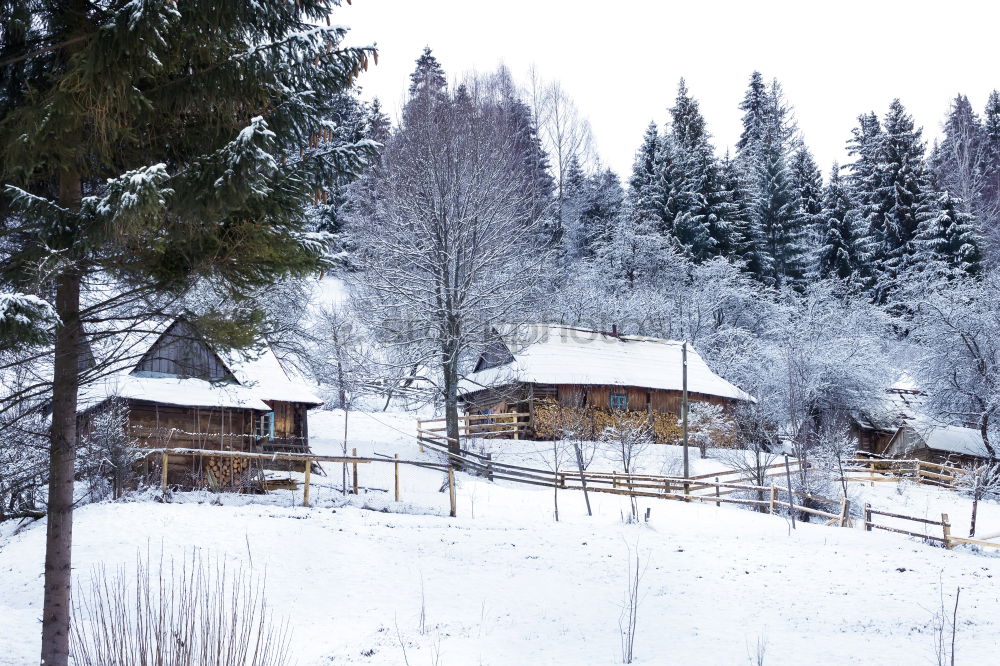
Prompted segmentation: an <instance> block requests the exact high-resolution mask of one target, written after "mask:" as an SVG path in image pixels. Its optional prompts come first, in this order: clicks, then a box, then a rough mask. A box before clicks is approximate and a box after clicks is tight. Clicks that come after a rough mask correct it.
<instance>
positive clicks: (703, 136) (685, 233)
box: [668, 79, 732, 261]
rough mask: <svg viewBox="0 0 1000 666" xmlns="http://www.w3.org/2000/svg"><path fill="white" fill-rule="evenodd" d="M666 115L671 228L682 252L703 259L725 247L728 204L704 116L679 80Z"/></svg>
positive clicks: (714, 254) (727, 245)
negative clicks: (671, 191) (670, 156)
mask: <svg viewBox="0 0 1000 666" xmlns="http://www.w3.org/2000/svg"><path fill="white" fill-rule="evenodd" d="M670 117H671V124H670V134H671V138H672V142H671V145H672V148H673V152H674V155H673V161H672V162H673V163H672V167H673V176H672V178H671V185H672V186H673V188H674V189H675V191H676V194H675V195H674V196H673V197H672V201H673V207H674V210H673V215H674V220H673V224H672V225H671V227H672V229H673V231H674V234H675V235H676V237H677V240H678V242H679V243H680V244H681V246H682V247H684V248H685V249H686V251H687V252H688V254H689V255H690V256H691V257H692V258H693V259H695V260H696V261H703V260H705V259H707V258H709V257H712V256H717V255H719V254H722V253H724V252H727V251H728V250H729V249H730V245H731V239H730V230H729V224H730V223H729V219H728V218H729V216H730V214H731V212H732V206H731V204H730V202H729V200H728V197H727V193H726V190H725V187H724V185H723V182H722V176H721V173H720V169H719V163H718V159H717V158H716V156H715V149H714V148H713V147H712V144H711V142H710V141H709V134H708V131H707V129H706V126H705V119H704V117H703V116H702V115H701V110H700V109H699V106H698V102H697V100H695V99H694V98H693V97H691V96H690V94H689V93H688V89H687V85H686V84H685V82H684V79H681V80H680V84H679V85H678V89H677V98H676V101H675V103H674V106H673V107H671V109H670ZM668 214H669V213H668Z"/></svg>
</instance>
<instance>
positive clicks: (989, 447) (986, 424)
mask: <svg viewBox="0 0 1000 666" xmlns="http://www.w3.org/2000/svg"><path fill="white" fill-rule="evenodd" d="M979 434H980V435H982V438H983V446H984V447H985V448H986V453H987V454H988V455H989V456H990V460H996V459H997V452H996V449H994V448H993V444H992V443H991V442H990V417H989V414H983V415H982V417H981V418H980V419H979Z"/></svg>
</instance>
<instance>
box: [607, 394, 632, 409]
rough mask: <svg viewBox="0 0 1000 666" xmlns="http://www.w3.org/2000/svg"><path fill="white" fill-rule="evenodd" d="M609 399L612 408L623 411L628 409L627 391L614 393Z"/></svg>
mask: <svg viewBox="0 0 1000 666" xmlns="http://www.w3.org/2000/svg"><path fill="white" fill-rule="evenodd" d="M609 400H610V403H611V409H620V410H622V411H625V410H627V409H628V395H627V394H625V393H612V394H611V396H610V398H609Z"/></svg>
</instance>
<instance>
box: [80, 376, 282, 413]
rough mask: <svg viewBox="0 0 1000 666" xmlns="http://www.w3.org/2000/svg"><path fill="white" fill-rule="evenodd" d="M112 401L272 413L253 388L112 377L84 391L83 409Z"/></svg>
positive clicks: (187, 380)
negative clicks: (113, 399)
mask: <svg viewBox="0 0 1000 666" xmlns="http://www.w3.org/2000/svg"><path fill="white" fill-rule="evenodd" d="M111 398H125V399H129V400H145V401H146V402H155V403H157V404H161V405H183V406H186V407H232V408H240V409H258V410H262V411H269V410H270V409H271V408H270V407H268V406H267V403H265V402H264V401H263V400H261V399H260V398H259V397H258V396H257V393H256V391H255V390H254V389H253V388H250V387H247V386H241V385H240V384H233V383H212V382H208V381H205V380H204V379H194V378H180V377H146V376H141V375H127V374H119V375H111V376H109V377H105V378H102V379H101V380H99V381H96V382H93V383H91V384H88V385H86V386H84V387H82V388H81V389H80V397H79V409H81V410H86V409H89V408H91V407H95V406H97V405H99V404H101V403H102V402H104V401H106V400H110V399H111Z"/></svg>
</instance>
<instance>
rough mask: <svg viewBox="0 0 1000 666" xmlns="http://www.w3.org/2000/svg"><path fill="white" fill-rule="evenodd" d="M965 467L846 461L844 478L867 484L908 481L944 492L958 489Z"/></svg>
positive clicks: (892, 460)
mask: <svg viewBox="0 0 1000 666" xmlns="http://www.w3.org/2000/svg"><path fill="white" fill-rule="evenodd" d="M962 473H963V470H962V468H961V467H955V466H953V465H942V464H939V463H932V462H927V461H926V460H901V459H895V458H854V459H851V460H845V461H844V478H845V479H846V480H847V481H857V482H864V483H872V484H875V483H879V482H897V483H898V482H899V481H902V480H904V479H909V480H911V481H915V482H916V483H923V484H927V485H931V486H939V487H942V488H954V487H955V486H956V485H957V483H958V480H959V478H960V477H961V476H962Z"/></svg>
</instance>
